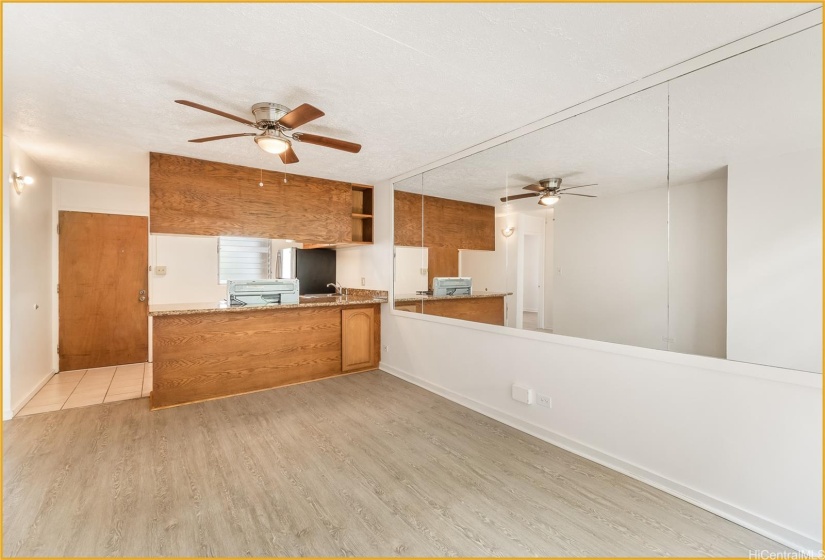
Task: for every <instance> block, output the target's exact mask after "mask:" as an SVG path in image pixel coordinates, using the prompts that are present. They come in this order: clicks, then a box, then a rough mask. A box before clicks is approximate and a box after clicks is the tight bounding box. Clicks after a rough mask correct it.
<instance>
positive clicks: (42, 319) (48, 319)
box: [2, 136, 57, 419]
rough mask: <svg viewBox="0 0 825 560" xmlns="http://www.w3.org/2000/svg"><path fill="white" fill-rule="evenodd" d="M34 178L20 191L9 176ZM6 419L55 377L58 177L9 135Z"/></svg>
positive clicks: (5, 261) (5, 255)
mask: <svg viewBox="0 0 825 560" xmlns="http://www.w3.org/2000/svg"><path fill="white" fill-rule="evenodd" d="M15 173H16V174H19V175H22V176H26V175H28V176H31V177H32V178H33V179H34V183H33V184H32V185H29V186H27V187H26V188H25V189H24V191H23V193H22V194H19V195H18V194H17V193H16V192H14V190H13V188H12V185H11V184H10V183H9V181H8V178H9V177H10V176H11V175H13V174H15ZM3 177H4V180H3V181H2V188H3V203H4V204H3V209H4V211H3V300H4V301H3V319H4V324H3V334H4V337H3V338H4V340H3V346H4V351H3V391H4V399H3V417H4V419H8V418H10V417H11V416H12V415H13V414H14V413H16V412H17V411H19V410H20V408H22V407H23V406H24V405H25V404H26V402H28V400H29V399H30V398H31V397H32V396H34V394H35V393H36V392H37V390H38V389H40V387H42V386H43V385H44V384H45V383H46V381H48V379H49V377H50V376H51V375H52V374H53V373H54V371H55V370H54V361H53V359H52V357H53V356H54V355H55V354H56V344H57V343H56V339H54V338H53V333H52V308H53V306H54V304H55V294H54V289H53V284H52V283H51V280H52V238H53V236H52V177H51V176H50V175H49V174H48V173H47V172H46V171H45V170H43V169H42V168H41V167H40V166H38V165H37V163H36V162H35V161H33V160H32V159H31V158H30V157H28V155H26V153H25V152H23V151H22V150H20V149H19V148H18V147H17V146H16V145H15V143H14V142H12V141H11V140H9V139H7V138H6V137H5V136H4V137H3Z"/></svg>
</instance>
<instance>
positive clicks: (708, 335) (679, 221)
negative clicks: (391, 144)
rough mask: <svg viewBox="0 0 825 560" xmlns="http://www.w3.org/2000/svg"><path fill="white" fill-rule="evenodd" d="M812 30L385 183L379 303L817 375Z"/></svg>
mask: <svg viewBox="0 0 825 560" xmlns="http://www.w3.org/2000/svg"><path fill="white" fill-rule="evenodd" d="M821 53H822V49H821V34H820V30H819V28H818V27H817V28H814V29H810V30H807V31H803V32H801V33H797V34H795V35H793V36H790V37H787V38H784V39H781V40H778V41H775V42H773V43H770V44H767V45H764V46H762V47H759V48H756V49H753V50H751V51H748V52H745V53H743V54H741V55H739V56H735V57H732V58H730V59H727V60H724V61H721V62H718V63H716V64H714V65H711V66H709V67H706V68H703V69H701V70H698V71H695V72H693V73H690V74H687V75H684V76H681V77H679V78H677V79H674V80H672V81H670V82H668V83H664V84H661V85H659V86H656V87H653V88H650V89H647V90H644V91H642V92H639V93H636V94H634V95H631V96H629V97H625V98H623V99H620V100H618V101H615V102H613V103H610V104H607V105H604V106H602V107H599V108H597V109H593V110H591V111H587V112H585V113H582V114H580V115H577V116H575V117H572V118H569V119H567V120H564V121H561V122H558V123H556V124H554V125H552V126H548V127H546V128H543V129H540V130H537V131H535V132H532V133H530V134H527V135H524V136H521V137H519V138H516V139H515V140H512V141H510V142H507V143H504V144H500V145H497V146H495V147H493V148H490V149H488V150H485V151H482V152H478V153H475V154H473V155H471V156H468V157H466V158H463V159H459V160H457V161H454V162H452V163H449V164H447V165H444V166H441V167H438V168H435V169H432V170H430V171H427V172H426V173H423V174H420V175H416V176H414V177H410V178H408V179H406V180H404V181H401V182H399V183H396V184H395V245H396V247H395V308H396V309H397V310H401V311H405V312H409V313H418V314H430V315H440V316H447V317H453V318H457V319H462V320H467V321H477V322H484V323H489V324H498V325H505V326H508V327H512V328H517V329H529V330H533V331H543V332H548V333H553V334H559V335H565V336H572V337H578V338H586V339H591V340H599V341H605V342H613V343H618V344H626V345H631V346H640V347H646V348H655V349H660V350H671V351H675V352H681V353H688V354H698V355H703V356H710V357H716V358H723V359H730V360H737V361H744V362H750V363H758V364H764V365H770V366H778V367H784V368H790V369H796V370H803V371H813V372H819V373H821V364H822V176H821V169H822V126H821V125H822V112H821V110H822V107H821V103H822V60H821Z"/></svg>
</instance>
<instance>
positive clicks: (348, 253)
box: [335, 245, 427, 290]
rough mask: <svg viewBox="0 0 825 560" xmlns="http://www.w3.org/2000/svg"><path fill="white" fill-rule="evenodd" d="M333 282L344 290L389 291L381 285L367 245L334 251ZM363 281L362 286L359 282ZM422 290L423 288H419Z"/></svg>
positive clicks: (371, 251) (425, 282) (379, 275)
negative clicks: (335, 256) (335, 254)
mask: <svg viewBox="0 0 825 560" xmlns="http://www.w3.org/2000/svg"><path fill="white" fill-rule="evenodd" d="M335 252H336V253H337V255H338V256H337V258H336V261H335V280H336V282H338V283H339V284H341V285H342V286H343V287H345V288H361V289H367V290H389V285H386V284H383V282H382V279H383V277H384V275H383V274H381V273H379V271H378V270H377V269H376V266H375V262H376V261H375V259H374V258H373V254H374V249H373V247H371V246H369V245H365V246H361V247H343V248H340V249H336V251H335ZM426 267H427V258H426V255H424V268H426ZM362 279H363V284H362V282H361V280H362ZM424 285H425V286H426V285H427V276H426V275H424ZM419 289H420V290H423V289H425V288H419Z"/></svg>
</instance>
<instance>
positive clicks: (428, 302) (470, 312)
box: [395, 292, 512, 325]
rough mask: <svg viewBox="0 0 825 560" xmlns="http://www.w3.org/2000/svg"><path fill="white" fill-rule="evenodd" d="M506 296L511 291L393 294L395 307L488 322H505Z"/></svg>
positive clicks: (400, 309)
mask: <svg viewBox="0 0 825 560" xmlns="http://www.w3.org/2000/svg"><path fill="white" fill-rule="evenodd" d="M509 295H512V294H510V293H504V292H478V293H475V294H471V295H468V296H463V295H462V296H427V295H421V294H401V295H398V296H396V297H395V309H396V310H397V311H408V312H411V313H421V314H423V315H435V316H438V317H451V318H453V319H461V320H463V321H473V322H476V323H487V324H489V325H504V317H505V304H504V298H505V297H506V296H509Z"/></svg>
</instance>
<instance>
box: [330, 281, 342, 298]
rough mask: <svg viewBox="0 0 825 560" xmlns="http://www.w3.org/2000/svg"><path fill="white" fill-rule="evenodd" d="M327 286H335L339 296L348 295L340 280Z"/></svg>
mask: <svg viewBox="0 0 825 560" xmlns="http://www.w3.org/2000/svg"><path fill="white" fill-rule="evenodd" d="M327 288H335V293H336V294H338V295H339V296H345V295H347V293H346V289H344V288H342V287H341V284H339V283H338V282H336V283H335V284H327Z"/></svg>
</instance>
